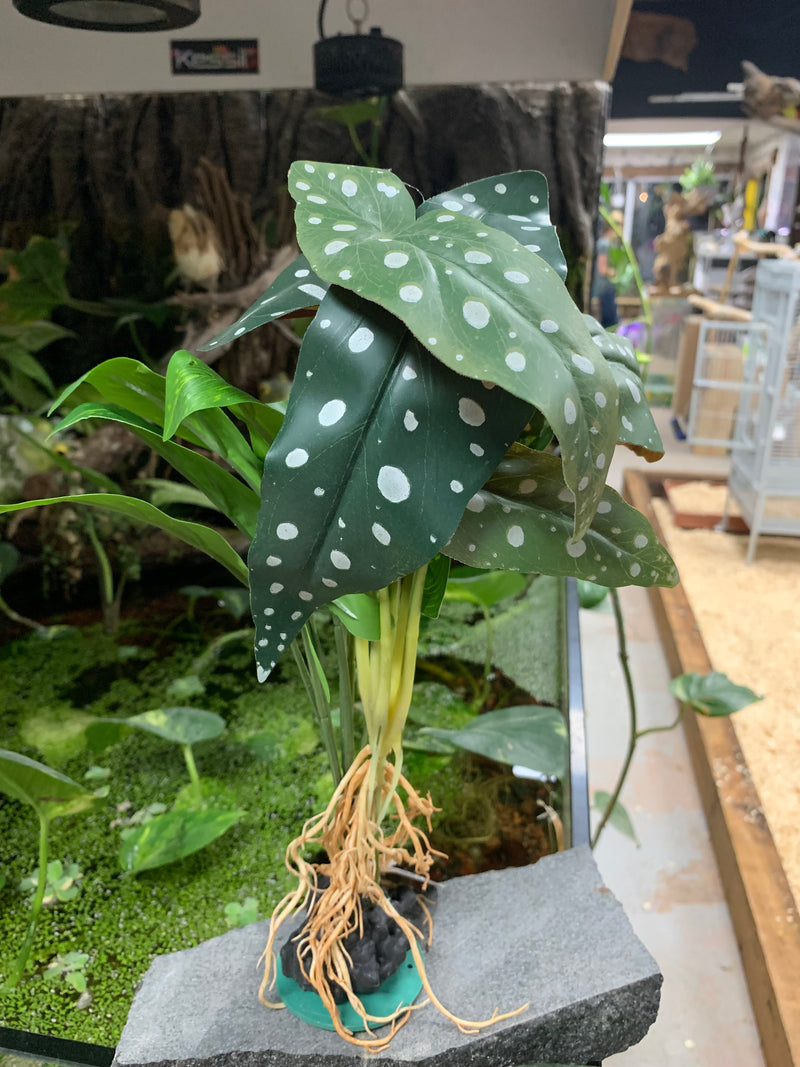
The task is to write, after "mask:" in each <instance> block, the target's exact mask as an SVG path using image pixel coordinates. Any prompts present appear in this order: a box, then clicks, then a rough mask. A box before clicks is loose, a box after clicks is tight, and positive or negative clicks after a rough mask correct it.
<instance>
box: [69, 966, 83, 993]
mask: <svg viewBox="0 0 800 1067" xmlns="http://www.w3.org/2000/svg"><path fill="white" fill-rule="evenodd" d="M64 977H65V978H66V980H67V982H68V983H69V984H70V985H71V986H72V988H73V989H75V990H77V992H78V993H83V992H85V991H86V975H85V974H82V973H81V972H80V971H68V972H67V973H66V974H65V975H64Z"/></svg>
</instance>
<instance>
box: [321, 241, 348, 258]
mask: <svg viewBox="0 0 800 1067" xmlns="http://www.w3.org/2000/svg"><path fill="white" fill-rule="evenodd" d="M343 248H347V241H329V242H328V243H327V244H326V245H325V249H324V251H325V255H326V256H335V255H336V253H337V252H341V250H342V249H343Z"/></svg>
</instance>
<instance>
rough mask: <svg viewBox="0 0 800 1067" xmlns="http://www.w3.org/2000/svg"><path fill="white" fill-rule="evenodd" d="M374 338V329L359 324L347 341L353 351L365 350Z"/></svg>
mask: <svg viewBox="0 0 800 1067" xmlns="http://www.w3.org/2000/svg"><path fill="white" fill-rule="evenodd" d="M374 340H375V334H374V333H373V332H372V330H370V329H369V328H368V327H366V326H359V328H358V329H357V330H355V331H354V332H353V334H352V335H351V337H350V340H349V341H348V342H347V347H348V348H349V349H350V351H351V352H364V351H366V350H367V349H368V348H369V346H370V345H371V344H372V342H373V341H374Z"/></svg>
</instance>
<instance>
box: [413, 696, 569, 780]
mask: <svg viewBox="0 0 800 1067" xmlns="http://www.w3.org/2000/svg"><path fill="white" fill-rule="evenodd" d="M419 733H420V734H421V735H426V736H430V737H435V738H438V739H439V740H440V741H446V742H448V743H449V744H451V745H455V746H456V747H457V748H464V749H466V750H467V751H468V752H474V753H476V755H478V756H486V757H487V758H488V759H493V760H497V761H498V762H499V763H508V764H511V765H512V766H517V765H518V766H521V767H527V768H528V770H531V771H536V772H538V773H539V774H542V775H544V776H545V777H547V778H563V777H564V775H565V774H566V770H567V728H566V725H565V723H564V716H563V715H562V714H561V712H560V711H559V710H558V708H550V707H547V706H544V705H534V704H521V705H519V706H518V707H513V708H501V709H500V710H499V711H489V712H487V713H486V714H485V715H476V716H475V718H474V719H473V720H472V722H470V723H468V724H467V725H466V726H464V727H462V729H460V730H439V729H436V728H434V727H425V728H423V729H422V730H420V731H419Z"/></svg>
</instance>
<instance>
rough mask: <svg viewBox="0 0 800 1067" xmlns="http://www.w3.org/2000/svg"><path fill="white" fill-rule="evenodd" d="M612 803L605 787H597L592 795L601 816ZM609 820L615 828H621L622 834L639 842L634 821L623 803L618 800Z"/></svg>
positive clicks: (593, 805)
mask: <svg viewBox="0 0 800 1067" xmlns="http://www.w3.org/2000/svg"><path fill="white" fill-rule="evenodd" d="M610 803H611V794H610V793H606V792H605V790H603V789H596V790H595V792H594V794H593V796H592V807H593V808H594V810H595V811H599V812H600V814H601V816H602V815H604V814H605V811H606V808H607V807H608V805H609V804H610ZM608 821H609V822H610V823H611V825H612V826H613V827H614V829H615V830H619V832H620V833H621V834H624V835H625V836H626V837H629V838H630V839H631V841H635V842H636V844H637V845H638V844H639V838H638V837H637V836H636V831H635V830H634V828H633V821H632V819H631V817H630V815H629V814H628V812H627V811H626V809H625V808H624V807H623V805H622V804H621V803H620V802H619V801H617V802H616V804H615V805H614V810H613V811H612V812H611V814H610V815H609V817H608Z"/></svg>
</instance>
